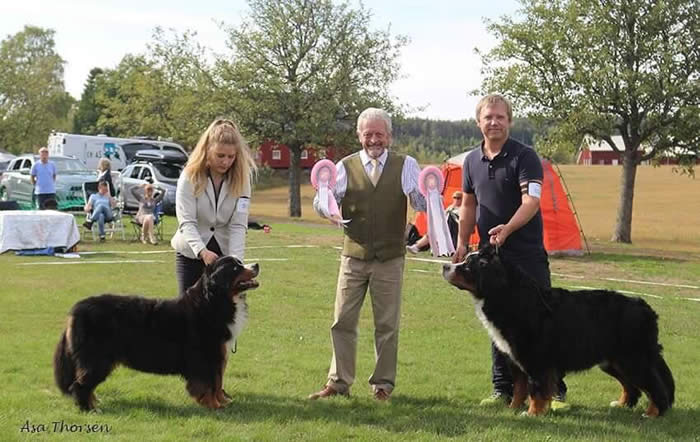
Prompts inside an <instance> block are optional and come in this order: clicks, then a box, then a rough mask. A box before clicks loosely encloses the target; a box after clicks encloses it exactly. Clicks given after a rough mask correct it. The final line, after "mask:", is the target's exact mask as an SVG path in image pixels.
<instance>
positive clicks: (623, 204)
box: [610, 149, 638, 244]
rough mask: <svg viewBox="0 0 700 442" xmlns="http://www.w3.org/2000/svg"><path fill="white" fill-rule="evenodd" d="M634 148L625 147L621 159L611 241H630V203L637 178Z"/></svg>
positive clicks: (632, 199)
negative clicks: (617, 199) (615, 215)
mask: <svg viewBox="0 0 700 442" xmlns="http://www.w3.org/2000/svg"><path fill="white" fill-rule="evenodd" d="M637 165H638V164H637V156H636V150H633V149H627V150H625V153H624V155H623V159H622V176H621V179H620V187H621V188H620V202H619V205H618V207H617V221H616V223H615V233H613V236H612V238H611V239H610V240H611V241H614V242H623V243H628V244H629V243H631V242H632V204H633V202H634V182H635V179H636V178H637Z"/></svg>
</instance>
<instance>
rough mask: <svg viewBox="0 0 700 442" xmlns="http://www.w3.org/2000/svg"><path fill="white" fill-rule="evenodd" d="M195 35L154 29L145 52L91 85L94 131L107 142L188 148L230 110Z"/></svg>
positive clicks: (122, 62) (125, 59)
mask: <svg viewBox="0 0 700 442" xmlns="http://www.w3.org/2000/svg"><path fill="white" fill-rule="evenodd" d="M195 36H196V34H194V33H192V32H185V33H183V34H181V35H170V34H167V33H166V32H165V31H163V30H162V29H160V28H156V30H155V32H154V35H153V41H152V42H151V43H150V44H149V46H148V51H146V53H144V54H141V55H126V56H125V57H124V58H123V59H122V60H121V62H120V63H119V65H118V66H117V67H116V68H114V69H107V70H105V71H104V73H103V74H101V75H100V76H99V77H98V78H97V81H96V92H95V103H96V105H97V106H99V107H100V115H99V118H98V121H97V129H98V131H99V132H101V133H105V134H108V135H113V136H133V135H144V136H161V137H168V138H172V139H174V140H176V141H179V142H181V143H183V144H185V145H187V146H190V147H191V146H194V144H195V143H196V141H197V139H198V137H199V135H200V134H201V132H202V130H203V128H206V127H207V126H208V125H209V123H211V121H212V120H213V119H214V117H216V116H218V115H222V114H225V113H226V112H227V111H228V110H230V109H229V107H230V106H231V105H232V104H230V103H227V102H226V100H225V94H223V93H221V92H220V87H221V86H220V83H221V81H220V80H218V79H217V78H216V77H215V70H214V69H213V67H212V66H210V64H209V63H208V62H207V57H206V54H205V49H204V48H203V47H201V46H200V45H198V44H197V43H196V42H195V40H194V37H195Z"/></svg>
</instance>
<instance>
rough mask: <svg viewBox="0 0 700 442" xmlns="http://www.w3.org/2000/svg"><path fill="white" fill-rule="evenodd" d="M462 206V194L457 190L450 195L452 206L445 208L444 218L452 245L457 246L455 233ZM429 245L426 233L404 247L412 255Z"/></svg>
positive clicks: (457, 229)
mask: <svg viewBox="0 0 700 442" xmlns="http://www.w3.org/2000/svg"><path fill="white" fill-rule="evenodd" d="M461 205H462V192H460V191H459V190H458V191H456V192H455V193H453V194H452V204H450V205H449V206H447V207H446V208H445V217H446V218H447V226H448V227H449V228H450V236H451V237H452V245H457V232H458V231H459V206H461ZM429 245H430V238H429V237H428V234H427V233H426V234H425V235H424V236H422V237H421V238H420V239H418V241H416V242H415V243H413V244H411V245H410V246H406V250H408V251H409V252H411V253H413V254H414V255H415V254H416V253H418V252H420V251H421V250H423V249H424V248H425V247H428V246H429Z"/></svg>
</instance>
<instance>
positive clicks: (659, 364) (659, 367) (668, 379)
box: [655, 346, 676, 408]
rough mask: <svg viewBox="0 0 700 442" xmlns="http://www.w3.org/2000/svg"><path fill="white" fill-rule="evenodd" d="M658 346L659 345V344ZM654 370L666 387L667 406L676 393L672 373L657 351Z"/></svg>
mask: <svg viewBox="0 0 700 442" xmlns="http://www.w3.org/2000/svg"><path fill="white" fill-rule="evenodd" d="M659 347H660V346H659ZM655 368H656V372H657V373H658V374H659V377H660V378H661V382H663V384H664V387H665V388H666V394H667V395H668V406H669V408H670V407H671V405H673V401H674V399H675V395H676V383H675V382H674V381H673V374H671V369H670V368H668V365H667V364H666V361H665V360H664V357H663V356H662V355H661V352H659V357H658V359H657V360H656V367H655Z"/></svg>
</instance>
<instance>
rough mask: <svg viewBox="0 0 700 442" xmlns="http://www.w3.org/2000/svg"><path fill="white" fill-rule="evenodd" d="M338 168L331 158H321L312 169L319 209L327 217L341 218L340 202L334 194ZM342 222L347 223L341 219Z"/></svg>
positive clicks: (313, 184) (312, 182) (312, 179)
mask: <svg viewBox="0 0 700 442" xmlns="http://www.w3.org/2000/svg"><path fill="white" fill-rule="evenodd" d="M335 180H336V169H335V164H333V162H332V161H330V160H320V161H318V162H316V164H314V167H313V168H312V169H311V185H312V186H313V187H314V189H316V196H317V198H318V209H319V210H320V211H321V213H322V214H323V216H325V217H326V218H332V217H333V216H337V217H338V218H340V210H339V209H338V203H337V202H336V200H335V196H334V195H333V189H334V188H335ZM341 222H342V223H347V221H345V220H341Z"/></svg>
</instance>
